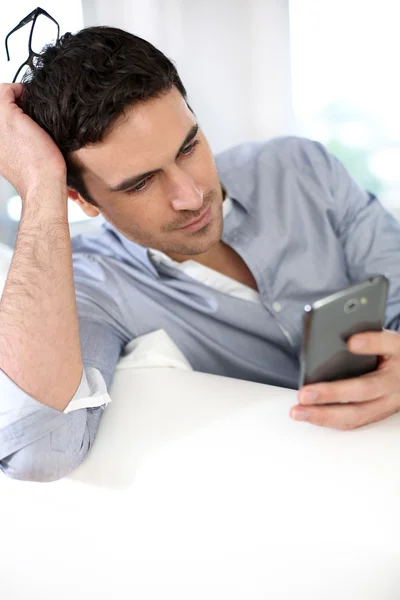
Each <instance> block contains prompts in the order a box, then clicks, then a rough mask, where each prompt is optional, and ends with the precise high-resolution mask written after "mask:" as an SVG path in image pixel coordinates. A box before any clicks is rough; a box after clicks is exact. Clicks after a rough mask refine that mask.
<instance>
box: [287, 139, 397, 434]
mask: <svg viewBox="0 0 400 600" xmlns="http://www.w3.org/2000/svg"><path fill="white" fill-rule="evenodd" d="M306 152H307V153H308V157H307V158H308V161H307V162H308V164H309V165H312V166H313V169H314V177H315V178H316V179H318V180H319V183H320V185H321V186H322V187H323V189H324V190H329V197H328V199H327V200H326V201H327V202H328V203H329V205H330V215H331V217H332V223H333V227H334V228H335V232H336V235H337V236H338V238H339V239H340V242H341V244H342V248H343V251H344V256H345V258H346V266H347V272H348V276H349V279H350V280H352V281H359V280H361V279H364V278H365V277H367V276H368V275H372V274H378V273H383V274H384V275H386V276H387V277H388V279H389V282H390V287H389V297H388V305H387V311H386V320H385V327H386V329H391V330H392V331H387V330H384V331H383V332H369V333H366V334H358V335H355V336H352V337H351V338H350V339H349V340H348V342H347V345H348V348H349V350H350V351H352V352H354V353H356V354H377V355H380V357H381V362H380V364H379V367H378V369H377V370H376V371H374V372H372V373H368V374H367V375H363V376H360V377H356V378H350V379H346V380H343V381H335V382H330V383H319V384H313V385H310V386H305V387H304V388H302V389H301V390H300V394H299V400H300V404H301V405H303V406H296V407H293V409H292V412H291V415H292V417H293V418H296V419H299V420H307V421H309V422H310V423H314V424H316V425H323V426H326V427H334V428H337V429H345V430H347V429H354V428H356V427H361V426H363V425H366V424H368V423H373V422H375V421H379V420H381V419H384V418H386V417H389V416H390V415H392V414H394V413H395V412H398V411H399V410H400V333H399V332H400V223H399V222H398V221H397V220H396V219H395V218H394V217H393V216H392V215H391V214H389V213H388V212H387V211H386V210H385V209H384V208H383V207H382V206H381V204H380V203H379V202H378V200H377V199H376V198H375V197H374V196H373V195H372V194H369V193H367V192H365V191H364V190H363V189H361V188H360V186H359V185H358V184H357V183H356V182H355V181H354V180H353V179H352V178H351V177H350V175H349V174H348V172H347V171H346V169H345V168H344V167H343V165H342V164H341V163H340V161H339V160H337V159H336V158H335V157H334V156H332V155H331V154H329V152H327V151H326V150H325V148H323V146H321V145H320V144H317V143H314V142H309V141H308V142H306ZM321 196H322V198H323V197H324V195H323V194H321ZM325 196H326V195H325ZM360 344H361V345H360ZM309 392H313V394H312V397H307V396H308V393H309Z"/></svg>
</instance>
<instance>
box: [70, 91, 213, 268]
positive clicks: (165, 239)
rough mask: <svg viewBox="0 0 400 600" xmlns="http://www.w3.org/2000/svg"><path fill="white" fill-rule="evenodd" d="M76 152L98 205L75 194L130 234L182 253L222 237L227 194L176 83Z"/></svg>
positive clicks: (146, 243)
mask: <svg viewBox="0 0 400 600" xmlns="http://www.w3.org/2000/svg"><path fill="white" fill-rule="evenodd" d="M72 158H73V159H77V160H78V162H79V164H80V165H81V167H82V168H83V179H84V182H85V185H86V188H87V190H88V192H89V194H90V196H91V197H92V198H93V199H94V200H95V201H96V203H97V204H98V209H96V207H93V206H92V205H90V204H88V203H86V202H84V201H83V199H82V198H81V197H78V196H77V195H76V193H75V194H74V193H72V194H71V196H72V197H73V198H74V199H75V200H76V201H78V203H79V204H80V205H81V207H82V208H83V210H84V211H85V212H86V214H88V215H89V216H95V215H96V214H98V213H99V212H100V213H101V214H102V215H103V216H104V218H105V219H107V221H109V222H110V223H112V224H113V225H114V226H115V227H116V229H118V230H119V231H120V232H121V233H123V234H124V235H125V237H127V238H128V239H130V240H132V241H134V242H137V243H139V244H141V245H143V246H146V247H150V248H156V249H158V250H161V251H163V252H165V253H167V254H169V255H170V256H174V255H175V258H176V259H177V260H179V259H180V258H181V260H183V259H184V257H185V256H186V255H192V256H193V255H196V254H202V253H204V252H207V251H208V250H209V249H210V248H212V247H213V246H215V244H217V243H218V242H219V241H220V238H221V233H222V223H223V221H222V200H223V194H222V190H221V185H220V182H219V178H218V173H217V170H216V166H215V163H214V159H213V155H212V152H211V149H210V146H209V145H208V143H207V140H206V138H205V137H204V135H203V133H202V132H201V130H200V128H199V127H198V126H197V123H196V118H195V116H194V115H193V114H192V113H191V112H190V110H189V108H188V106H187V104H186V102H185V100H184V99H183V98H182V96H181V94H180V93H179V92H178V90H177V89H176V88H173V89H172V90H171V91H169V92H167V93H166V94H164V95H163V96H162V97H160V98H156V99H152V100H148V101H146V102H144V103H142V104H140V105H137V106H134V107H133V108H132V109H130V110H128V111H127V112H126V114H125V115H124V116H123V117H121V118H120V119H119V120H118V122H117V123H116V124H115V125H114V127H113V128H112V129H111V131H110V133H109V134H108V135H107V136H106V138H105V139H104V140H103V141H102V142H100V143H97V144H93V145H88V146H85V147H84V148H81V149H80V150H77V151H76V152H74V153H73V154H72ZM146 174H147V175H146ZM205 213H207V214H206V216H205V218H204V219H203V220H202V221H201V222H200V223H199V225H192V226H189V227H185V226H188V224H190V223H191V222H192V221H195V220H196V219H199V217H202V215H204V214H205Z"/></svg>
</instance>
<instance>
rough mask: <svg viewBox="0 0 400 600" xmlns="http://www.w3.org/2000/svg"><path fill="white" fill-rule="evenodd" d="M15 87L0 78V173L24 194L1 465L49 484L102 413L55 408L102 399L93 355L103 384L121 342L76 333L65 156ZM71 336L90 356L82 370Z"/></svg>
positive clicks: (0, 366)
mask: <svg viewBox="0 0 400 600" xmlns="http://www.w3.org/2000/svg"><path fill="white" fill-rule="evenodd" d="M22 93H23V86H22V85H21V84H11V85H0V173H1V174H2V175H3V176H4V177H5V178H6V179H7V180H8V181H10V183H12V185H13V186H14V187H15V188H16V189H17V190H18V192H19V194H20V196H21V198H22V201H23V207H22V215H21V221H20V226H19V231H18V239H17V243H16V248H15V253H14V256H13V260H12V263H11V266H10V270H9V274H8V277H7V281H6V284H5V288H4V292H3V296H2V298H1V302H0V470H2V471H3V472H5V473H6V474H7V475H9V476H11V477H14V478H17V479H29V480H35V481H52V480H54V479H59V478H61V477H64V476H65V475H67V474H68V473H70V472H71V471H72V470H73V469H74V468H75V467H76V466H78V465H79V463H80V462H82V460H83V459H84V458H85V456H86V454H87V452H88V450H89V448H90V446H91V443H92V442H93V440H94V437H95V434H96V431H97V426H98V423H99V419H100V415H101V412H102V409H101V408H95V409H86V408H83V409H80V410H76V411H74V412H71V413H68V414H66V413H64V412H63V411H64V409H65V408H66V407H67V405H68V404H69V403H70V400H71V399H72V398H73V397H74V398H75V399H80V398H84V397H85V396H86V397H87V396H89V397H90V396H99V395H100V396H103V397H106V396H107V389H106V383H105V379H104V378H103V376H102V373H101V371H100V370H98V369H96V360H97V359H98V356H97V355H98V354H99V353H100V352H101V351H102V352H103V353H104V356H102V357H100V358H101V359H102V360H101V365H102V368H104V372H105V378H106V379H107V380H108V383H109V382H110V379H111V376H112V373H113V369H114V367H115V364H116V361H117V360H118V356H119V352H120V348H121V343H122V342H121V338H120V336H119V335H118V334H116V335H114V333H115V332H114V330H113V328H112V326H111V327H109V326H104V327H102V328H101V327H100V328H97V330H96V331H94V330H93V328H92V327H91V326H90V324H89V323H88V326H87V327H86V326H85V327H84V330H83V332H80V330H79V324H78V314H77V307H76V299H75V289H74V282H73V272H72V252H71V242H70V235H69V228H68V219H67V190H66V173H65V169H66V166H65V161H64V159H63V157H62V155H61V153H60V152H59V150H58V148H57V147H56V146H55V144H54V142H53V141H52V140H51V138H50V137H49V136H48V135H47V134H46V133H45V132H44V131H43V130H42V129H40V127H38V125H37V124H36V123H34V122H33V121H32V120H31V119H29V117H27V116H26V115H24V113H23V111H22V110H21V108H20V107H19V105H18V103H19V100H20V98H21V96H22ZM100 322H101V316H100ZM99 329H100V331H99ZM85 332H86V333H85ZM80 333H81V334H83V335H82V338H83V339H82V342H83V348H84V351H85V354H86V356H87V357H89V359H90V362H89V365H88V366H87V367H86V366H85V368H83V361H82V352H81V347H80ZM101 349H103V350H101ZM86 406H87V404H86Z"/></svg>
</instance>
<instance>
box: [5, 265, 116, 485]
mask: <svg viewBox="0 0 400 600" xmlns="http://www.w3.org/2000/svg"><path fill="white" fill-rule="evenodd" d="M76 297H77V304H78V316H79V328H80V342H81V351H82V359H83V374H82V379H81V382H80V384H79V386H78V389H77V391H76V393H75V395H74V397H73V398H72V399H71V401H70V402H69V404H68V406H67V407H66V409H65V410H64V411H63V412H62V411H59V410H57V409H55V408H52V407H50V406H48V405H45V404H42V403H41V402H39V401H37V400H36V399H35V398H33V397H32V396H30V395H29V394H27V393H26V392H24V391H23V390H22V389H21V388H20V387H18V386H17V385H16V383H15V382H13V381H12V380H11V379H10V378H9V377H8V376H7V375H6V374H5V373H4V372H3V371H1V370H0V470H2V471H3V472H4V473H6V474H7V475H9V476H11V477H14V478H18V479H29V480H38V481H52V480H55V479H59V478H61V477H64V476H66V475H67V474H68V473H69V472H71V471H72V470H73V469H74V468H76V467H77V466H78V464H80V462H82V460H83V459H84V458H85V456H86V455H87V453H88V451H89V449H90V447H91V445H92V443H93V441H94V438H95V435H96V432H97V428H98V425H99V421H100V417H101V413H102V411H103V409H104V407H105V406H106V405H107V403H108V402H109V401H110V397H109V395H108V389H109V387H110V385H111V382H112V378H113V375H114V371H115V367H116V364H117V362H118V359H119V357H120V354H121V352H122V348H123V347H124V346H125V344H126V341H127V340H126V338H125V337H124V335H123V329H122V326H121V324H120V322H119V321H118V318H117V317H118V315H119V307H118V303H116V302H115V301H114V300H113V298H112V295H111V296H110V287H109V286H108V287H107V285H104V283H103V285H101V286H98V285H94V284H93V279H92V280H90V278H88V277H87V276H85V284H84V285H80V282H79V277H78V278H77V281H76ZM49 394H51V390H49Z"/></svg>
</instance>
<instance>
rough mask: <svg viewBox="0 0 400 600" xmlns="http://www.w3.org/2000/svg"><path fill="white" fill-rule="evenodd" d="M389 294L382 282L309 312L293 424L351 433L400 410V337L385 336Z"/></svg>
mask: <svg viewBox="0 0 400 600" xmlns="http://www.w3.org/2000/svg"><path fill="white" fill-rule="evenodd" d="M387 291H388V281H387V279H386V278H385V277H383V276H376V277H372V278H369V279H368V280H366V281H364V282H361V283H359V284H356V285H355V286H351V287H349V288H347V289H346V290H342V291H340V292H337V293H335V294H332V295H330V296H328V297H327V298H323V299H322V300H320V301H318V302H317V303H315V304H314V305H313V306H312V307H306V313H305V319H304V336H303V348H302V357H301V361H302V369H301V379H300V386H299V387H300V391H299V404H298V405H297V406H295V407H293V408H292V410H291V417H292V418H294V419H296V420H303V421H308V422H310V423H313V424H315V425H321V426H326V427H333V428H336V429H342V430H348V429H354V428H356V427H361V426H362V425H366V424H368V423H372V422H374V421H378V420H381V419H383V418H386V417H387V416H390V415H391V414H394V413H395V412H397V411H399V410H400V334H398V333H396V332H393V331H387V330H383V323H384V316H385V308H386V299H387ZM359 309H361V310H359Z"/></svg>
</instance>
